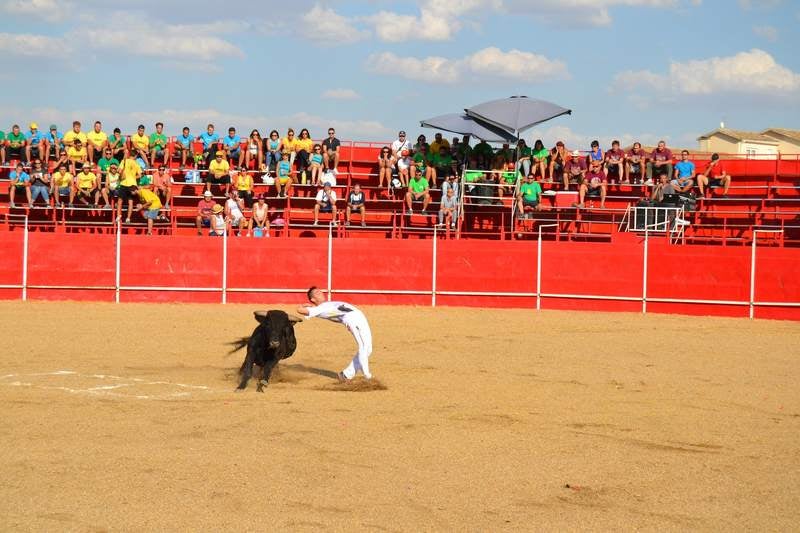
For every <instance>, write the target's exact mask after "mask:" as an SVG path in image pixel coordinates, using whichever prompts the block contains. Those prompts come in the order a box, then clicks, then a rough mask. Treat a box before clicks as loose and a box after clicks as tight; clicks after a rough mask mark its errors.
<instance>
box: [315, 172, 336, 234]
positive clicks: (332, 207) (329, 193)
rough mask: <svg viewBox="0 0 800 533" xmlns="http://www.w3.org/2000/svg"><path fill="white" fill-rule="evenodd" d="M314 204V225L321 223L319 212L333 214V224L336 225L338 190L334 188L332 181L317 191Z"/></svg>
mask: <svg viewBox="0 0 800 533" xmlns="http://www.w3.org/2000/svg"><path fill="white" fill-rule="evenodd" d="M315 200H316V203H315V204H314V225H315V226H316V225H317V224H319V221H318V219H319V212H320V211H322V212H323V213H330V214H331V224H333V225H334V226H335V225H336V191H334V190H333V188H332V187H331V184H330V183H327V182H326V183H325V184H324V185H323V186H322V188H321V189H320V190H319V191H317V196H316V198H315Z"/></svg>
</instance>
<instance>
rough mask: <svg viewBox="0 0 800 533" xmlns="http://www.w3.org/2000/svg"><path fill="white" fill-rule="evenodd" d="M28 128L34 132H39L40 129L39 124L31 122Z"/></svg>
mask: <svg viewBox="0 0 800 533" xmlns="http://www.w3.org/2000/svg"><path fill="white" fill-rule="evenodd" d="M28 126H29V127H30V129H32V130H38V129H39V125H38V124H37V123H35V122H31V123H30V124H29V125H28Z"/></svg>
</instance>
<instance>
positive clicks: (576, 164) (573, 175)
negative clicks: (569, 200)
mask: <svg viewBox="0 0 800 533" xmlns="http://www.w3.org/2000/svg"><path fill="white" fill-rule="evenodd" d="M588 170H589V169H588V168H587V167H586V158H585V157H583V156H582V155H581V153H580V151H578V150H573V152H572V154H570V157H569V158H568V159H567V164H566V166H565V167H564V190H565V191H568V190H569V185H570V183H574V184H577V185H580V184H581V183H583V179H584V178H585V177H586V172H587V171H588Z"/></svg>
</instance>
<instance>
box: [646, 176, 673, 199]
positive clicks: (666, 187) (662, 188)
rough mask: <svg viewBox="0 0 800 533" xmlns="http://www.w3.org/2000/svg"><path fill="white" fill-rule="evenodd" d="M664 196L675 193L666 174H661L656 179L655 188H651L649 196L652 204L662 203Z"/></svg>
mask: <svg viewBox="0 0 800 533" xmlns="http://www.w3.org/2000/svg"><path fill="white" fill-rule="evenodd" d="M665 194H677V191H676V190H675V188H674V187H673V186H672V183H670V181H669V176H667V175H666V174H661V175H660V176H659V177H658V183H656V186H655V187H653V192H652V194H651V195H650V199H651V200H653V201H654V202H658V203H661V202H663V201H664V195H665Z"/></svg>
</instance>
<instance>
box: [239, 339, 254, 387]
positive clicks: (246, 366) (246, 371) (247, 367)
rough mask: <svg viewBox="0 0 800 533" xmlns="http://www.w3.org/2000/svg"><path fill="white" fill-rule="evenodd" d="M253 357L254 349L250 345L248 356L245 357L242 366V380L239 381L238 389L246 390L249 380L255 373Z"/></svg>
mask: <svg viewBox="0 0 800 533" xmlns="http://www.w3.org/2000/svg"><path fill="white" fill-rule="evenodd" d="M253 359H254V354H253V350H252V349H251V348H250V346H248V347H247V356H246V357H245V358H244V363H243V364H242V368H241V374H242V380H241V381H240V382H239V386H238V387H237V389H238V390H244V389H246V388H247V382H248V381H249V380H250V377H251V376H252V375H253Z"/></svg>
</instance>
